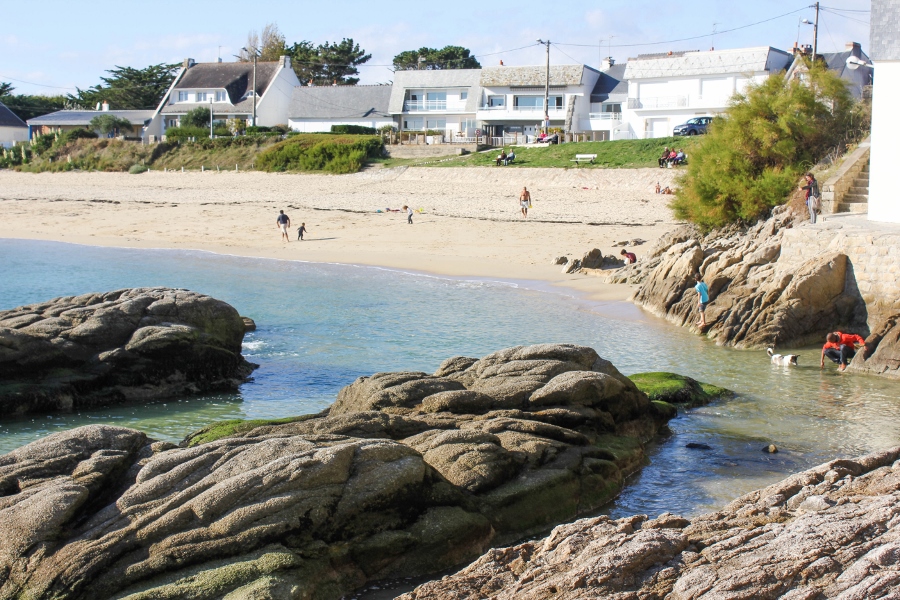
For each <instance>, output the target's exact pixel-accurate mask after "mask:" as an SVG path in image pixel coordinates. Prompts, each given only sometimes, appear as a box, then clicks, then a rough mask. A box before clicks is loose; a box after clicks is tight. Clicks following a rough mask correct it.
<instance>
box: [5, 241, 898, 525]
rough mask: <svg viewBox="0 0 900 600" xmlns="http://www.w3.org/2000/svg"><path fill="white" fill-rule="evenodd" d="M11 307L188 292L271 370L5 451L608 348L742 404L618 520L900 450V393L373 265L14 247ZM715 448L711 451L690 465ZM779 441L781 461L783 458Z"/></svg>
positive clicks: (656, 451)
mask: <svg viewBox="0 0 900 600" xmlns="http://www.w3.org/2000/svg"><path fill="white" fill-rule="evenodd" d="M0 282H2V283H0V309H7V308H12V307H15V306H19V305H22V304H27V303H30V302H36V301H41V300H46V299H49V298H52V297H56V296H63V295H70V294H80V293H85V292H89V291H105V290H112V289H117V288H121V287H132V286H153V285H165V286H170V287H185V288H190V289H192V290H196V291H199V292H204V293H207V294H210V295H212V296H215V297H217V298H220V299H222V300H225V301H227V302H229V303H230V304H232V305H233V306H235V307H236V308H237V309H238V310H239V311H240V312H241V314H243V315H246V316H249V317H252V318H253V319H254V320H255V321H256V323H257V326H258V329H257V330H256V331H255V332H252V333H249V334H248V335H247V336H246V338H245V343H244V353H245V355H246V356H247V358H248V359H249V360H251V361H253V362H256V363H259V364H260V365H261V366H260V368H259V369H258V370H257V371H256V372H255V373H254V379H253V381H252V382H250V383H247V384H245V385H243V386H242V387H241V389H240V392H239V393H238V394H234V395H215V396H205V397H192V398H180V399H178V398H176V399H172V400H170V401H167V402H159V403H155V404H150V405H137V406H126V407H117V408H109V409H102V410H94V411H81V412H77V413H73V414H63V415H52V416H41V417H27V418H22V419H16V420H4V421H0V452H8V451H9V450H12V449H13V448H16V447H18V446H20V445H22V444H25V443H28V442H30V441H32V440H35V439H37V438H39V437H41V436H43V435H46V434H48V433H51V432H53V431H58V430H61V429H66V428H70V427H75V426H79V425H83V424H87V423H114V424H118V425H123V426H129V427H135V428H138V429H142V430H144V431H147V432H148V433H149V434H150V435H151V436H154V437H156V438H159V439H167V440H172V441H179V440H180V439H182V438H183V437H184V436H185V435H186V434H187V433H189V432H191V431H193V430H195V429H198V428H200V427H202V426H204V425H206V424H208V423H210V422H212V421H215V420H220V419H235V418H240V419H244V418H273V417H284V416H291V415H298V414H305V413H310V412H317V411H319V410H321V409H323V408H325V407H326V406H328V405H329V404H330V403H331V402H333V401H334V397H335V395H336V394H337V391H338V390H339V389H340V388H341V387H342V386H344V385H346V384H348V383H350V382H352V381H353V380H354V379H355V378H356V377H358V376H360V375H368V374H371V373H375V372H378V371H387V370H422V371H426V372H431V371H434V369H435V368H436V367H437V366H438V365H439V364H440V362H441V361H442V360H444V359H445V358H447V357H449V356H453V355H459V354H462V355H469V356H481V355H484V354H486V353H488V352H492V351H494V350H497V349H500V348H504V347H507V346H512V345H517V344H532V343H540V342H573V343H580V344H585V345H589V346H592V347H593V348H595V349H596V350H597V351H598V352H599V353H600V355H601V356H603V357H605V358H607V359H609V360H611V361H612V362H613V363H614V364H615V365H616V366H617V367H618V368H619V369H620V370H621V371H623V372H624V373H636V372H641V371H675V372H678V373H682V374H685V375H690V376H691V377H695V378H697V379H700V380H703V381H708V382H710V383H714V384H717V385H721V386H724V387H727V388H730V389H733V390H735V391H737V392H738V393H739V395H738V397H737V398H734V399H731V400H727V401H722V402H717V403H715V404H713V405H711V406H708V407H704V408H700V409H696V410H693V411H691V412H689V413H687V414H685V415H680V416H679V417H678V418H676V419H674V420H673V421H672V422H671V423H670V428H671V430H672V434H671V435H669V436H667V437H665V438H661V439H660V440H659V441H658V442H657V443H656V444H654V446H653V448H652V449H651V463H650V465H649V466H647V467H646V468H645V469H644V470H643V471H642V473H641V474H640V475H638V476H637V477H635V479H634V480H633V481H632V482H631V485H630V486H629V487H628V488H627V489H626V491H625V492H624V493H623V494H622V496H621V497H620V498H619V499H618V500H617V501H616V502H615V503H614V504H613V505H611V506H610V507H609V509H608V510H609V512H611V513H612V514H614V515H616V516H620V515H624V514H634V513H647V514H650V515H653V516H655V515H657V514H659V513H661V512H664V511H667V510H668V511H672V512H676V513H681V514H697V513H699V512H703V511H705V510H709V509H712V508H715V507H719V506H721V505H723V504H725V503H726V502H728V501H730V500H731V499H733V498H734V497H735V496H737V495H739V494H741V493H744V492H747V491H749V490H752V489H755V488H756V487H759V486H761V485H765V484H768V483H771V482H773V481H776V480H778V479H780V478H782V477H783V476H785V475H787V474H789V473H792V472H794V471H796V470H799V469H803V468H806V467H809V466H812V465H815V464H818V463H820V462H823V461H825V460H830V459H831V458H834V457H836V456H852V455H858V454H862V453H865V452H868V451H872V450H875V449H880V448H886V447H889V446H892V445H895V444H897V443H898V440H900V419H898V417H900V400H898V394H897V391H898V386H897V384H896V383H892V382H888V381H884V380H881V379H877V378H872V377H863V376H847V375H840V374H838V373H837V372H836V371H834V370H833V369H832V368H827V369H826V370H824V371H821V370H820V369H819V368H818V350H817V349H812V350H807V351H801V352H800V354H801V361H800V362H801V367H800V368H796V369H785V368H781V367H773V366H772V365H771V364H770V363H769V361H768V357H767V356H766V355H765V353H764V352H742V351H734V350H726V349H722V348H718V347H716V346H715V345H713V344H712V343H709V342H708V341H706V340H703V339H701V338H699V337H697V336H694V335H691V334H690V333H688V332H687V331H685V330H683V329H678V328H674V327H672V326H670V325H668V324H666V323H664V322H662V321H660V320H658V319H655V318H653V317H648V316H646V315H645V314H644V313H643V312H642V311H640V310H639V309H637V308H635V307H634V306H632V305H630V304H628V303H605V304H602V303H592V302H589V301H585V300H581V299H578V298H574V297H571V296H567V295H565V294H562V293H559V292H558V291H547V290H542V289H540V288H532V287H530V286H529V285H528V284H525V283H522V282H518V283H516V282H500V281H486V280H462V279H452V278H442V277H433V276H427V275H421V274H413V273H402V272H398V271H391V270H385V269H378V268H371V267H354V266H346V265H328V264H317V263H302V262H287V261H275V260H268V259H253V258H240V257H228V256H219V255H214V254H208V253H201V252H192V251H176V250H131V249H117V248H95V247H89V246H78V245H71V244H62V243H54V242H35V241H21V240H0ZM688 442H702V443H706V444H708V445H709V446H711V447H712V449H711V450H708V451H702V450H689V449H687V448H685V444H686V443H688ZM769 443H774V444H776V445H777V446H778V447H779V449H780V450H781V451H780V452H779V453H778V454H774V455H769V454H764V453H763V452H761V448H762V447H763V446H765V445H767V444H769Z"/></svg>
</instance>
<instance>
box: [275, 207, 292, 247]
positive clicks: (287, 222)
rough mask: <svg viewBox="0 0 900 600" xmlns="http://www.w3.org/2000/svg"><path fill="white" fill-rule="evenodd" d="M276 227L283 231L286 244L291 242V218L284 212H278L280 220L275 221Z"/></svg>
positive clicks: (282, 234)
mask: <svg viewBox="0 0 900 600" xmlns="http://www.w3.org/2000/svg"><path fill="white" fill-rule="evenodd" d="M275 226H276V227H277V228H278V229H280V230H281V237H282V239H284V240H285V241H286V242H289V241H291V238H290V237H288V232H287V231H288V227H290V226H291V218H290V217H288V216H287V215H286V214H284V211H283V210H279V211H278V218H277V219H275Z"/></svg>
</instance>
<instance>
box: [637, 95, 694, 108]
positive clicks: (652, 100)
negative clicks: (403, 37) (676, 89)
mask: <svg viewBox="0 0 900 600" xmlns="http://www.w3.org/2000/svg"><path fill="white" fill-rule="evenodd" d="M689 100H690V99H689V98H688V96H650V97H649V98H629V99H628V108H631V109H640V108H648V109H652V108H685V107H687V106H688V104H689Z"/></svg>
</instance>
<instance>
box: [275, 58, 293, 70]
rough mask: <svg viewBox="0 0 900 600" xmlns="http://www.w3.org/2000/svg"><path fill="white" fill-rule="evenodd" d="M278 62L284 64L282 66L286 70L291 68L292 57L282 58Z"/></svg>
mask: <svg viewBox="0 0 900 600" xmlns="http://www.w3.org/2000/svg"><path fill="white" fill-rule="evenodd" d="M278 60H280V61H281V64H282V66H284V68H285V69H290V68H291V57H290V56H282V57H280V58H279V59H278Z"/></svg>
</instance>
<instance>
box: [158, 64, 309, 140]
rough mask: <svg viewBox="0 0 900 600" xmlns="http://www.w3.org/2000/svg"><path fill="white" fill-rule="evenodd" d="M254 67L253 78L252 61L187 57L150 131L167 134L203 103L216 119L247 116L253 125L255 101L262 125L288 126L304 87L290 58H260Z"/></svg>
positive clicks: (222, 119) (259, 122)
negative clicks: (297, 89)
mask: <svg viewBox="0 0 900 600" xmlns="http://www.w3.org/2000/svg"><path fill="white" fill-rule="evenodd" d="M255 70H256V75H255V78H254V65H253V63H252V62H230V63H226V62H214V63H197V62H194V60H193V59H190V58H186V59H185V60H184V64H183V66H182V68H181V70H180V71H179V72H178V73H177V74H176V76H175V81H174V82H173V84H172V86H171V87H170V88H169V90H168V91H167V92H166V95H165V96H164V97H163V99H162V101H161V103H160V106H159V108H158V109H157V116H156V117H155V118H154V122H153V124H152V125H151V128H150V129H151V130H150V134H151V135H165V132H166V129H168V128H169V127H177V126H178V125H179V124H180V123H181V117H183V116H184V115H185V114H187V113H188V112H189V111H191V110H193V109H195V108H198V107H205V108H209V109H210V110H211V111H212V114H213V120H214V121H226V120H228V119H244V120H245V121H247V123H248V124H250V122H251V120H252V118H253V112H254V101H255V105H256V108H255V111H256V124H257V125H263V126H272V125H285V124H287V117H288V111H289V107H290V103H291V98H292V96H293V92H294V88H295V87H297V86H299V85H300V80H299V79H297V75H296V74H295V73H294V70H293V69H292V68H291V58H290V57H289V56H282V57H281V58H280V59H279V60H277V61H275V62H259V63H257V64H256V67H255ZM254 79H255V83H256V85H255V86H254Z"/></svg>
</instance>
